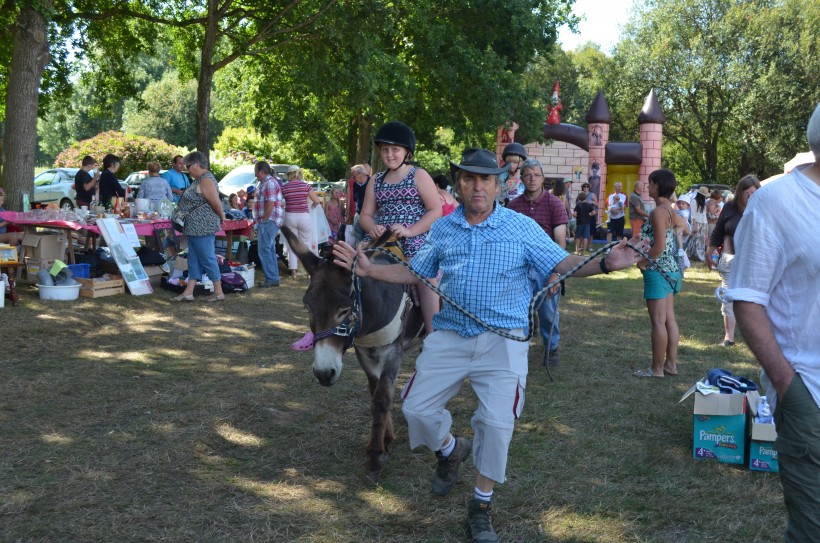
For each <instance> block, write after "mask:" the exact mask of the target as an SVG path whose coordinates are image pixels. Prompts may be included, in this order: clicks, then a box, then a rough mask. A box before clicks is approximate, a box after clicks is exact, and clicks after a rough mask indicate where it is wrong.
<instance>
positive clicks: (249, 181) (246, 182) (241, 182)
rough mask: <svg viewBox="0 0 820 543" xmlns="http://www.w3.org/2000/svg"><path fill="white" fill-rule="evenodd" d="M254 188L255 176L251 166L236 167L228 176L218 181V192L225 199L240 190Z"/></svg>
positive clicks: (255, 183)
mask: <svg viewBox="0 0 820 543" xmlns="http://www.w3.org/2000/svg"><path fill="white" fill-rule="evenodd" d="M251 185H253V186H256V185H257V181H256V175H254V173H253V164H243V165H242V166H237V167H236V168H234V169H233V170H231V171H230V172H228V175H226V176H225V177H223V178H222V180H221V181H219V192H220V194H222V195H223V196H224V197H225V198H227V197H228V196H230V195H231V194H236V193H237V192H239V191H240V189H241V190H247V188H248V187H249V186H251Z"/></svg>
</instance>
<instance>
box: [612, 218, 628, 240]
mask: <svg viewBox="0 0 820 543" xmlns="http://www.w3.org/2000/svg"><path fill="white" fill-rule="evenodd" d="M625 224H626V217H621V218H620V219H609V230H608V231H609V232H611V233H612V234H613V235H614V236H615V237H618V238H622V237H624V225H625Z"/></svg>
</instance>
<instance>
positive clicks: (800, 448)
mask: <svg viewBox="0 0 820 543" xmlns="http://www.w3.org/2000/svg"><path fill="white" fill-rule="evenodd" d="M808 137H809V143H810V146H811V148H812V150H813V151H814V153H815V156H816V157H820V106H818V108H817V110H816V111H815V113H814V115H813V116H812V119H811V121H810V123H809V130H808ZM388 144H389V145H396V142H395V141H392V142H382V147H383V146H385V145H388ZM399 147H402V148H403V149H404V150H405V151H406V150H408V149H410V150H411V152H412V147H410V146H407V145H401V144H400V145H399ZM381 151H382V154H383V155H384V154H385V150H384V149H383V148H382V150H381ZM399 151H400V150H398V149H392V150H390V151H389V153H391V154H390V155H388V156H383V159H384V162H385V164H386V165H387V170H386V171H385V172H382V173H381V174H379V176H378V177H377V179H379V181H378V182H377V187H378V186H379V183H381V184H384V179H385V177H387V178H388V180H389V181H391V182H392V183H393V184H397V183H405V184H407V185H409V186H414V188H415V193H416V194H415V197H416V200H415V201H414V202H413V204H414V206H415V207H410V206H409V205H408V207H407V209H413V210H414V213H413V214H412V219H411V218H409V217H405V216H402V217H396V216H395V215H390V214H388V217H389V218H385V219H384V220H383V221H382V224H381V226H382V227H383V228H381V229H376V226H377V225H379V223H377V222H375V221H374V220H373V217H372V215H373V213H374V212H375V211H376V209H377V206H376V204H375V202H376V201H378V200H376V199H375V198H373V199H371V200H370V202H369V203H366V204H365V207H364V213H363V214H365V215H366V218H365V219H364V220H363V221H362V222H363V224H364V227H365V231H366V232H368V233H369V234H371V236H372V237H375V236H377V235H379V234H380V233H381V232H382V231H383V229H384V228H390V229H392V230H393V231H394V232H395V233H396V234H397V235H399V237H400V238H401V239H404V240H405V243H408V242H409V241H410V240H411V239H412V238H417V237H419V236H421V237H424V238H425V239H424V241H423V242H422V243H420V244H419V245H418V246H413V247H412V249H411V255H410V258H409V261H410V266H411V267H412V269H413V271H414V272H416V274H418V275H419V276H421V277H425V278H435V277H438V278H440V280H441V285H442V287H441V288H442V291H443V292H446V293H447V294H448V295H450V296H452V297H453V298H455V299H456V300H457V301H459V302H460V303H462V305H464V306H466V307H468V308H469V309H470V310H471V311H472V312H473V313H474V314H476V315H477V316H479V317H480V318H482V319H483V320H485V322H487V323H489V324H490V325H491V326H494V327H497V328H499V329H501V330H504V331H507V332H523V330H524V328H525V327H526V326H527V319H526V307H525V306H526V302H527V301H528V300H529V298H530V297H531V296H532V295H533V293H534V292H537V291H539V290H541V289H542V288H543V287H544V285H545V284H547V283H551V282H553V281H554V279H555V278H556V277H557V275H556V274H560V273H565V272H566V271H567V270H569V269H570V268H572V267H573V266H574V265H576V264H579V263H581V262H583V260H582V257H581V255H583V254H585V253H586V252H588V251H589V241H590V239H591V237H592V236H593V234H594V232H595V230H596V229H597V220H598V214H599V212H598V200H597V197H596V194H595V191H592V190H590V185H589V184H588V183H584V184H583V185H582V186H581V191H580V193H579V194H578V195H577V197H576V198H575V201H574V205H573V204H572V203H571V202H570V199H569V198H568V197H567V195H566V192H565V190H564V187H563V186H562V187H558V186H552V187H548V186H547V185H545V183H544V171H543V167H542V166H541V164H540V163H539V162H538V161H537V160H533V159H530V158H528V157H527V155H526V149H525V148H523V146H520V145H519V144H510V145H508V146H507V148H506V149H505V150H504V153H503V155H502V156H503V161H502V164H501V165H500V166H499V164H498V162H496V159H495V154H494V153H492V152H491V151H486V150H481V149H468V150H466V151H465V152H464V154H463V156H462V159H461V162H460V163H455V162H454V163H452V174H453V194H454V195H455V196H457V199H456V200H455V202H457V203H460V204H461V205H460V207H458V208H455V210H453V208H452V206H453V205H454V203H451V202H450V201H449V199H447V198H446V197H445V196H444V195H443V193H442V192H441V191H442V190H444V186H445V185H444V183H446V182H447V179H446V178H443V179H441V178H440V177H438V176H437V177H436V178H435V180H434V181H435V183H436V184H437V185H438V186H439V192H440V196H442V199H441V202H440V205H439V206H437V208H436V209H435V210H434V209H433V203H432V202H431V201H430V200H432V198H426V197H422V195H426V194H427V193H428V192H432V191H428V189H427V186H426V185H427V176H426V173H421V174H419V172H423V171H421V170H417V169H416V168H415V167H413V166H411V165H410V164H408V163H407V162H408V157H409V156H410V154H411V153H408V152H399ZM387 159H389V160H387ZM353 173H354V178H355V177H360V178H361V179H360V180H359V179H356V180H355V181H354V182H355V183H359V184H362V183H364V184H366V183H369V176H365V175H364V172H361V174H357V171H354V172H353ZM418 179H421V180H422V181H421V182H419V181H418ZM354 186H355V185H351V194H352V188H353V187H354ZM644 188H645V189H646V191H647V192H648V194H649V196H650V197H651V198H652V200H653V202H654V207H652V208H651V209H647V208H646V206H644V202H643V200H642V197H641V194H642V192H643V190H644ZM677 188H678V186H677V180H676V178H675V175H674V173H673V172H671V171H669V170H666V169H659V170H656V171H654V172H652V173H651V174H650V175H649V177H648V185H647V186H646V187H644V186H643V184H642V182H640V181H638V182H636V183H635V184H634V187H633V192H632V193H631V194H630V195H628V196H627V195H625V194H624V193H623V192H622V186H621V185H620V183H615V185H614V189H615V190H614V193H613V194H611V195H609V196H608V197H607V198H606V201H605V202H604V204H605V209H604V211H605V215H606V217H607V222H608V228H607V230H608V235H607V238H608V239H607V241H610V240H613V239H614V240H624V239H625V238H624V234H625V232H624V227H625V214H626V212H627V210H628V213H629V218H630V227H631V232H632V238H631V241H632V242H634V243H638V244H641V246H642V247H643V248H644V249H645V250H646V251H647V254H648V258H643V257H639V256H636V255H637V253H635V252H632V251H631V250H628V249H627V248H626V246H625V242H624V241H621V242H620V243H618V244H617V245H613V246H612V247H611V248H610V249H609V251H608V252H607V253H606V254H605V256H604V258H601V259H598V260H596V261H593V262H588V263H586V265H584V266H583V267H581V268H580V270H579V272H578V273H576V274H575V275H576V276H581V277H583V276H587V275H592V274H594V273H601V272H603V273H608V272H609V271H611V270H613V269H621V268H625V267H628V266H630V265H631V264H633V263H636V264H637V266H638V268H639V269H640V270H641V273H642V276H643V283H644V299H645V301H646V307H647V312H648V314H649V321H650V329H651V347H652V357H651V364H650V366H649V367H648V368H645V369H643V368H642V369H639V370H637V371H635V372H634V375H635V376H636V377H639V378H654V379H657V378H664V377H668V376H675V375H677V373H678V367H677V351H678V343H679V341H680V331H679V328H678V323H677V320H676V316H675V309H674V297H675V295H676V294H677V293H678V292H680V291H681V288H682V285H683V272H684V269H685V267H686V266H685V265H684V262H685V261H688V256H689V255H691V256H692V257H693V258H695V259H697V260H701V261H705V262H706V265H707V266H708V267H709V268H710V269H712V268H713V267H714V268H717V270H718V271H719V272H720V275H721V281H722V292H723V293H724V299H723V304H722V308H721V311H722V313H723V315H724V338H723V341H722V342H721V343H720V344H721V345H723V346H726V347H731V346H732V345H734V341H735V340H734V328H735V317H734V313H733V312H732V306H733V305H734V306H735V311H736V312H737V314H738V316H737V322H738V323H739V324H740V327H741V330H742V331H743V334H744V338H746V340H747V342H748V344H749V347H750V348H751V349H752V351H753V352H754V354H755V355H756V356H757V358H758V359H759V360H760V361H761V365H762V366H763V368H764V370H765V373H764V377H763V380H764V382H770V386H771V389H770V390H771V392H770V394H771V395H772V396H775V398H777V397H780V399H781V403H780V404H779V407H776V408H775V421H776V424H777V430H778V441H777V442H776V444H775V447H776V449H777V450H778V452H779V453H780V455H781V456H780V458H781V479H782V481H783V489H784V497H785V501H786V505H787V509H788V513H789V524H788V530H787V535H786V541H790V542H791V541H811V540H815V539H816V536H817V534H818V533H820V522H818V515H817V511H820V507H818V505H820V503H818V502H820V496H819V495H818V492H817V487H816V484H815V483H816V481H817V477H818V475H820V339H818V338H820V336H818V335H817V334H816V333H813V332H812V331H811V330H812V328H811V326H807V325H806V323H807V322H813V321H814V319H813V318H812V317H817V316H820V305H819V304H818V302H817V300H818V299H820V297H818V293H817V292H816V291H817V289H818V286H820V277H818V271H820V263H819V262H817V258H816V257H814V256H813V255H814V254H815V253H816V251H811V250H810V249H809V248H808V245H809V243H810V242H809V241H808V239H807V238H806V236H805V235H803V234H801V233H800V229H799V228H794V224H808V223H809V222H810V221H811V218H810V217H809V216H808V214H809V213H810V212H811V210H813V209H815V208H816V205H818V204H820V158H818V160H817V161H816V162H815V163H814V164H813V165H812V166H811V167H809V168H805V169H802V170H800V171H798V170H795V171H794V172H792V173H791V174H789V175H788V176H786V178H784V181H779V182H778V183H776V184H772V186H771V187H765V188H764V189H763V190H762V191H761V192H762V193H763V194H765V195H766V196H763V197H758V196H755V197H754V198H753V197H752V196H753V195H755V194H756V192H755V191H756V190H758V189H760V182H759V181H758V180H757V178H755V177H754V176H746V177H744V178H743V179H741V180H740V181H739V182H738V183H737V188H736V190H735V193H734V195H728V197H726V195H724V194H723V193H722V192H721V191H720V190H711V191H710V190H709V189H708V188H707V187H705V186H700V187H698V188H697V189H696V190H693V191H690V193H689V194H682V195H681V196H676V190H677ZM378 190H385V189H384V188H379V189H374V188H369V189H367V190H366V191H365V194H366V196H365V202H367V195H375V193H377V191H378ZM806 198H808V199H809V200H810V202H807V201H806V200H805V199H806ZM764 200H765V203H764ZM812 204H813V205H812ZM381 205H384V203H382V204H381ZM439 208H440V209H439ZM359 211H360V212H361V208H360V209H359ZM795 213H796V214H797V216H795ZM787 214H788V216H790V217H793V218H794V219H796V222H795V221H789V222H784V221H782V217H783V216H787ZM439 215H441V216H442V217H443V218H441V219H438V220H434V221H427V220H424V221H423V222H422V219H428V218H430V217H434V216H435V217H438V216H439ZM744 215H754V216H755V218H756V220H755V221H751V220H748V221H744V222H741V219H742V218H743V217H744ZM803 215H805V217H803V218H802V219H801V218H800V217H801V216H803ZM349 218H350V217H349ZM570 218H574V221H575V245H576V249H575V251H576V254H575V255H569V254H568V253H566V251H565V249H566V240H567V235H568V233H569V232H570V230H569V224H570ZM528 219H531V220H528ZM398 221H403V223H399V222H398ZM390 223H393V224H390ZM419 223H421V224H419ZM414 224H415V225H418V227H417V228H414V229H412V230H411V229H410V228H409V226H410V225H414ZM790 225H791V226H790ZM501 240H503V242H501ZM355 241H356V240H353V245H355ZM413 241H415V240H413ZM357 251H358V253H357ZM334 254H335V256H336V262H337V263H338V264H339V265H342V266H345V267H348V268H350V267H351V263H352V259H353V257H354V256H355V255H356V254H358V257H359V265H358V266H357V267H356V273H357V274H358V275H361V276H363V277H374V278H377V279H380V280H383V281H388V282H393V283H417V279H416V276H415V275H414V274H413V273H411V272H410V271H408V270H407V269H406V268H404V267H400V266H398V265H376V264H371V263H368V261H367V260H366V259H365V258H363V257H364V253H363V252H361V249H360V248H359V249H356V248H354V247H353V246H351V245H348V244H344V243H340V244H337V245H336V247H335V250H334ZM740 262H742V264H740ZM558 296H559V294H558V287H556V288H554V289H553V290H552V291H550V292H549V293H548V296H547V298H546V302H545V303H543V304H542V305H541V307H540V309H539V312H538V320H539V325H540V335H541V336H542V340H543V342H544V351H545V355H544V364H545V365H546V366H548V367H549V366H557V365H558V356H557V355H558V352H557V351H558V343H559V341H560V331H559V326H558V324H559V313H558V307H557V300H558ZM432 329H433V330H434V331H433V332H432V333H430V334H428V336H427V338H426V339H425V342H424V348H423V349H422V352H421V354H420V356H419V357H418V359H417V360H416V369H415V373H414V375H413V378H412V379H411V380H410V382H409V384H408V386H407V387H406V388H405V390H404V391H403V394H402V399H403V406H402V411H403V413H404V415H405V418H406V419H407V423H408V433H409V439H410V447H411V448H415V447H418V446H422V445H423V446H426V447H427V448H429V449H430V450H432V451H434V452H435V456H436V458H437V465H436V469H435V471H434V473H433V478H432V492H433V493H434V494H436V495H446V494H448V493H449V492H450V491H451V490H452V488H453V487H454V485H455V482H456V480H457V478H458V473H459V468H460V465H461V464H462V463H463V462H464V461H465V460H466V459H467V458H468V457H469V456H470V455H471V454H472V455H473V456H474V464H475V466H476V470H477V476H476V482H475V489H474V494H473V499H472V500H470V501H469V503H468V511H467V518H468V525H469V528H470V532H471V536H472V538H473V541H478V542H493V541H498V535H497V534H496V532H495V530H494V528H493V526H492V520H491V517H490V510H491V504H492V496H493V488H494V485H495V484H496V483H502V482H504V479H505V466H506V463H507V454H508V446H509V441H510V438H511V436H512V431H513V427H514V423H515V419H516V418H517V416H518V415H519V414H520V402H522V401H523V388H524V386H525V383H526V374H527V368H526V366H527V349H528V345H526V344H522V343H520V342H515V341H514V340H511V339H507V338H505V337H502V336H501V335H496V334H494V333H493V332H492V331H488V330H487V329H485V328H483V327H482V326H478V325H476V323H475V322H473V321H472V320H470V319H469V318H467V317H466V316H464V315H463V314H461V313H459V312H458V311H456V310H455V309H454V308H453V307H452V306H450V305H449V304H444V306H443V307H441V308H440V311H438V312H437V313H435V314H434V316H433V318H432ZM488 361H492V363H490V364H489V365H487V362H488ZM465 378H469V382H470V384H471V386H472V387H473V390H474V391H475V393H476V395H477V396H478V399H479V401H478V408H477V409H476V411H475V414H474V417H473V419H472V427H473V437H472V439H469V438H468V437H466V436H462V435H458V434H456V433H454V432H453V430H452V417H451V415H450V413H449V411H447V409H446V406H447V403H448V401H449V400H450V398H452V397H453V396H454V395H455V394H456V393H457V392H458V390H459V388H460V386H461V384H462V383H463V382H464V380H465ZM489 383H492V386H489ZM489 390H492V393H489V392H488V391H489ZM783 398H786V401H785V402H783V400H782V399H783ZM781 436H782V437H781Z"/></svg>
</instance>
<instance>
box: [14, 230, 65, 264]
mask: <svg viewBox="0 0 820 543" xmlns="http://www.w3.org/2000/svg"><path fill="white" fill-rule="evenodd" d="M23 247H24V248H25V251H26V253H25V254H26V256H30V257H32V258H52V259H60V260H65V252H66V249H67V248H68V241H67V239H66V236H65V234H26V235H25V236H23Z"/></svg>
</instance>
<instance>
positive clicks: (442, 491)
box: [433, 436, 473, 496]
mask: <svg viewBox="0 0 820 543" xmlns="http://www.w3.org/2000/svg"><path fill="white" fill-rule="evenodd" d="M453 439H455V440H456V446H455V448H453V452H452V453H450V456H447V457H444V456H442V455H441V453H440V452H439V451H436V458H438V465H437V466H436V471H435V472H434V473H433V494H435V495H436V496H446V495H447V494H449V493H450V491H451V490H453V487H454V486H456V481H457V480H458V467H459V466H460V465H461V463H462V462H464V461H465V460H467V457H468V456H470V451H472V449H473V442H472V441H470V440H469V439H467V438H466V437H456V436H453Z"/></svg>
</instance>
